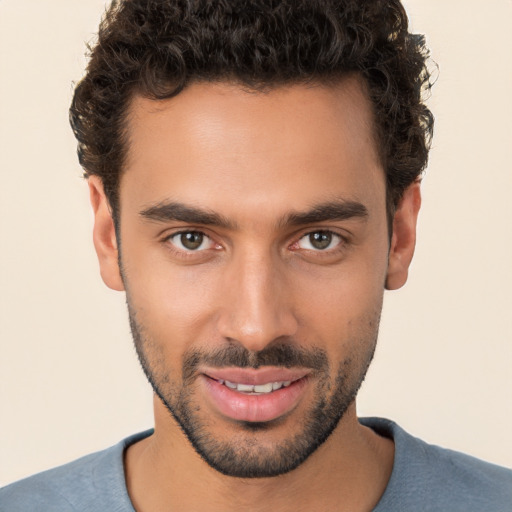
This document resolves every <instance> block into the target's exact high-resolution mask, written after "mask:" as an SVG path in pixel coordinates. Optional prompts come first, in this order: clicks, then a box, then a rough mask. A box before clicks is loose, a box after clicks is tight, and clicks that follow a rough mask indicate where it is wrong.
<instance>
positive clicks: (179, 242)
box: [167, 231, 214, 252]
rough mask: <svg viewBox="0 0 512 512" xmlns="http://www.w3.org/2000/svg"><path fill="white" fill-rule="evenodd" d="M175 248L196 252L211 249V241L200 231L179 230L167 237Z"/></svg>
mask: <svg viewBox="0 0 512 512" xmlns="http://www.w3.org/2000/svg"><path fill="white" fill-rule="evenodd" d="M167 240H168V241H169V242H170V243H171V244H172V245H174V246H175V247H176V248H177V249H180V250H182V251H186V252H198V251H204V250H205V249H211V248H212V247H213V245H214V243H213V241H212V240H211V239H210V238H209V237H208V236H206V235H205V234H204V233H201V232H200V231H181V232H180V233H175V234H174V235H171V236H170V237H169V238H168V239H167Z"/></svg>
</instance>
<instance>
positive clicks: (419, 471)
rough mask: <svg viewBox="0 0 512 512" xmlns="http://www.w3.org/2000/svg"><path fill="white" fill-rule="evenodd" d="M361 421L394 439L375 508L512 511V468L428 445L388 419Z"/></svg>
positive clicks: (366, 419)
mask: <svg viewBox="0 0 512 512" xmlns="http://www.w3.org/2000/svg"><path fill="white" fill-rule="evenodd" d="M361 423H363V424H364V425H366V426H369V427H370V428H372V429H373V430H375V431H376V432H377V433H378V434H380V435H383V436H385V437H390V438H393V440H394V442H395V461H394V465H393V471H392V474H391V478H390V481H389V483H388V487H387V489H386V491H385V493H384V495H383V496H382V498H381V501H380V502H379V505H378V506H377V508H376V509H375V512H384V511H388V510H422V511H425V512H427V511H440V510H450V511H452V512H456V511H464V512H471V511H482V510H485V511H486V512H502V511H503V512H505V511H510V510H512V470H510V469H507V468H504V467H500V466H497V465H495V464H490V463H488V462H484V461H482V460H479V459H477V458H475V457H471V456H469V455H465V454H463V453H460V452H456V451H453V450H447V449H445V448H441V447H439V446H435V445H431V444H428V443H425V442H424V441H422V440H421V439H418V438H416V437H413V436H411V435H410V434H408V433H407V432H405V431H404V430H403V429H401V428H400V427H399V426H398V425H397V424H396V423H394V422H392V421H389V420H384V419H380V418H364V419H362V420H361Z"/></svg>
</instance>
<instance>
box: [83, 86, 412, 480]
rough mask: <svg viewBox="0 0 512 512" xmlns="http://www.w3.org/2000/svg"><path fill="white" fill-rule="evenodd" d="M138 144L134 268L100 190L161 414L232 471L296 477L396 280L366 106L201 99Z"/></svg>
mask: <svg viewBox="0 0 512 512" xmlns="http://www.w3.org/2000/svg"><path fill="white" fill-rule="evenodd" d="M128 132H129V139H130V142H129V148H130V149H129V154H128V159H127V163H126V170H125V172H124V174H123V177H122V179H121V184H120V217H119V219H120V226H119V234H120V240H119V242H120V261H121V269H119V268H118V267H117V252H116V246H115V236H114V235H113V234H112V233H113V228H112V222H111V219H110V218H109V216H108V213H107V212H108V209H107V208H106V206H105V204H106V200H105V198H104V195H102V192H101V184H100V183H99V182H94V180H93V182H92V185H91V190H92V194H91V197H93V206H95V211H96V227H95V241H96V247H97V250H98V254H99V256H100V263H101V268H102V275H103V278H104V280H105V281H106V282H107V284H108V285H109V286H111V287H113V288H116V289H123V288H124V289H125V290H126V293H127V301H128V307H129V312H130V322H131V328H132V332H133V336H134V340H135V345H136V348H137V352H138V355H139V358H140V360H141V363H142V366H143V368H144V371H145V372H146V375H147V377H148V379H149V380H150V382H151V384H152V385H153V388H154V390H155V392H156V394H157V395H158V397H159V398H160V401H161V403H160V406H161V407H166V408H167V409H168V410H169V411H170V412H171V413H172V416H173V417H174V420H175V421H176V422H177V424H179V426H180V428H181V429H182V430H183V432H184V433H185V434H186V436H187V437H188V439H189V441H190V442H191V444H192V446H193V447H194V448H195V450H196V451H197V452H198V453H199V454H200V455H201V456H202V457H203V459H204V460H205V461H206V462H208V464H210V466H212V467H214V468H215V469H217V470H219V471H220V472H222V473H224V474H227V475H231V476H239V477H261V476H273V475H278V474H281V473H284V472H287V471H290V470H292V469H294V468H296V467H297V466H298V465H299V464H300V463H301V462H303V461H304V460H305V459H306V458H307V457H308V456H309V455H310V454H312V453H313V452H314V451H315V449H316V448H317V447H318V446H319V445H320V444H321V443H322V442H324V441H325V440H326V439H327V438H328V437H329V435H330V434H331V433H332V431H333V430H334V429H335V428H336V427H337V425H338V423H339V421H340V419H341V418H342V416H343V414H344V412H345V411H346V410H347V408H348V407H349V406H351V405H352V404H353V401H354V398H355V395H356V393H357V390H358V388H359V386H360V384H361V382H362V380H363V379H364V376H365V373H366V370H367V367H368V365H369V363H370V360H371V358H372V355H373V351H374V348H375V343H376V339H377V331H378V323H379V316H380V311H381V307H382V296H383V289H384V284H385V281H386V277H387V276H388V278H389V275H388V274H389V260H388V257H389V254H390V253H389V251H390V247H389V235H388V229H387V222H386V206H385V180H384V173H383V170H382V168H381V165H380V163H379V159H378V157H377V152H376V148H375V143H374V139H373V134H372V115H371V107H370V105H369V102H368V100H367V98H366V96H365V93H364V90H363V88H362V87H361V84H360V82H359V81H358V80H357V79H355V78H347V79H346V80H344V81H342V82H340V83H339V84H338V85H336V86H332V87H326V86H316V87H313V86H308V87H306V86H299V85H296V86H289V87H282V88H277V89H275V90H272V91H271V92H267V93H260V92H247V91H244V90H242V89H241V88H239V87H237V86H235V85H229V84H195V85H192V86H190V87H189V88H188V89H186V90H185V91H184V92H182V93H181V94H180V95H178V96H177V97H175V98H173V99H171V100H167V101H163V102H156V101H151V100H147V99H142V98H136V99H135V100H134V101H133V104H132V106H131V111H130V117H129V124H128ZM91 179H92V178H91ZM102 211H103V214H102V213H101V212H102ZM395 238H396V236H395V235H393V240H394V241H393V242H392V245H393V246H395V245H397V244H396V240H395ZM109 244H110V245H109ZM392 252H393V247H392ZM411 256H412V254H411ZM120 274H121V275H122V280H121V279H120V277H119V275H120ZM169 418H170V417H169ZM174 420H171V419H168V421H174ZM156 428H157V429H158V420H157V425H156Z"/></svg>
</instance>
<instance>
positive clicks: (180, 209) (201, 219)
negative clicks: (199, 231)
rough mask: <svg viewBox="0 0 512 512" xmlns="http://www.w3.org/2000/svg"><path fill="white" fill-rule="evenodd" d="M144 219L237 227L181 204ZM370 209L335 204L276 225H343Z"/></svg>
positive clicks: (161, 207)
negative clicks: (340, 223)
mask: <svg viewBox="0 0 512 512" xmlns="http://www.w3.org/2000/svg"><path fill="white" fill-rule="evenodd" d="M140 215H141V217H143V218H144V219H147V220H150V221H155V222H169V221H178V222H186V223H189V224H200V225H204V226H218V227H222V228H225V229H230V230H236V229H237V224H236V223H235V222H233V221H231V220H229V219H228V218H227V217H225V216H223V215H220V214H218V213H217V212H214V211H211V210H205V209H202V208H196V207H194V206H188V205H185V204H183V203H179V202H162V203H158V204H156V205H153V206H150V207H148V208H146V209H144V210H142V211H141V212H140ZM366 217H368V209H367V208H366V206H364V205H363V204H362V203H359V202H357V201H347V200H336V201H329V202H326V203H321V204H318V205H315V206H313V207H312V208H311V209H309V210H306V211H303V212H291V213H289V214H287V215H285V216H284V217H283V218H282V219H280V220H279V221H278V222H277V226H278V227H283V226H302V225H306V224H315V223H318V222H326V221H342V220H348V219H352V218H360V219H365V218H366Z"/></svg>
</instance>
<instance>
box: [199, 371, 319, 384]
mask: <svg viewBox="0 0 512 512" xmlns="http://www.w3.org/2000/svg"><path fill="white" fill-rule="evenodd" d="M201 373H203V374H204V375H206V376H207V377H210V378H212V379H215V380H224V381H225V380H227V381H229V382H234V383H237V384H251V385H254V386H258V385H261V384H267V383H268V382H287V381H292V382H293V381H295V380H299V379H302V378H303V377H306V375H309V374H310V373H311V370H309V369H307V368H280V367H276V366H265V367H263V368H258V369H254V368H236V367H226V368H202V369H201Z"/></svg>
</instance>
